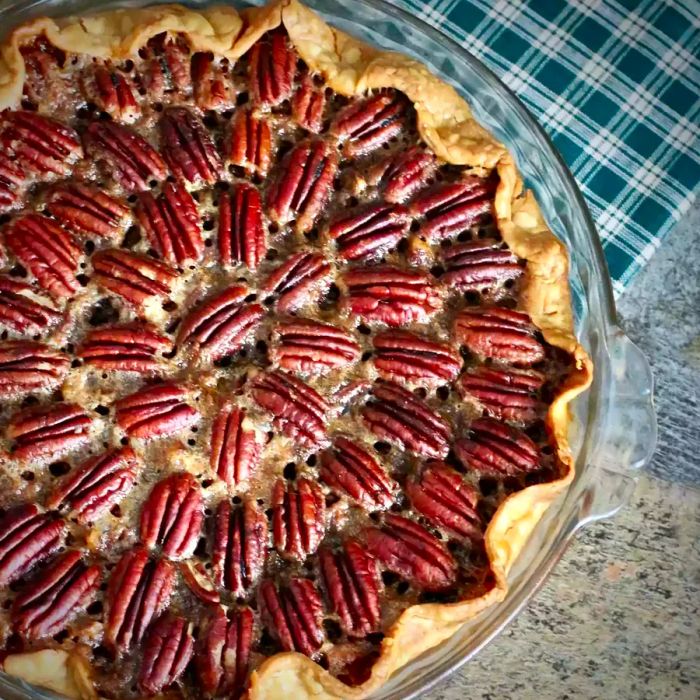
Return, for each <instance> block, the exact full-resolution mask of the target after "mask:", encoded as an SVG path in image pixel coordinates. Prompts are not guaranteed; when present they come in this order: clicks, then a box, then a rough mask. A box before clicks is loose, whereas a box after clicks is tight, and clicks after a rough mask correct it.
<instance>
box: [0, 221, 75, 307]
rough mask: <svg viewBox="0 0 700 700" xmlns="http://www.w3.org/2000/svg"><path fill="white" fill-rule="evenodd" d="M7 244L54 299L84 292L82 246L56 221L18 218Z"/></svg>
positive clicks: (9, 226)
mask: <svg viewBox="0 0 700 700" xmlns="http://www.w3.org/2000/svg"><path fill="white" fill-rule="evenodd" d="M5 245H6V246H7V248H8V250H9V251H10V252H11V253H12V254H13V255H14V256H15V257H16V258H17V259H18V260H19V261H20V262H21V263H22V265H24V266H25V267H26V268H27V269H28V270H29V272H31V273H32V275H34V277H36V280H37V282H38V283H39V285H40V286H41V288H42V289H44V290H45V291H46V292H47V293H48V294H50V295H51V296H52V297H54V298H57V299H60V298H62V297H70V296H73V294H75V292H77V291H78V289H80V283H79V282H78V280H77V279H76V275H77V273H78V264H79V263H80V259H81V256H82V251H81V249H80V246H79V245H78V244H77V243H76V242H75V240H74V238H73V236H72V235H71V234H70V233H68V231H66V230H65V229H63V228H61V227H60V226H59V225H58V224H57V223H56V222H55V221H53V220H52V219H49V218H48V217H46V216H42V215H41V214H24V215H23V216H20V217H18V218H17V219H15V220H14V221H12V223H10V224H9V225H8V226H7V228H6V229H5Z"/></svg>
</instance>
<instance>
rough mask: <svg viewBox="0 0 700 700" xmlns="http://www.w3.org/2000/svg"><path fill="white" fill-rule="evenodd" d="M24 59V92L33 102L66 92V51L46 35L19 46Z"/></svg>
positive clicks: (49, 98)
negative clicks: (64, 70)
mask: <svg viewBox="0 0 700 700" xmlns="http://www.w3.org/2000/svg"><path fill="white" fill-rule="evenodd" d="M19 50H20V52H21V54H22V58H23V59H24V68H25V73H26V75H25V78H24V90H23V93H24V95H26V97H28V98H29V99H30V100H31V101H32V102H35V103H37V104H38V103H40V102H41V101H42V100H47V98H48V100H47V103H48V104H51V101H50V100H51V98H52V97H54V96H56V97H57V96H58V94H59V93H60V94H64V91H65V87H66V82H65V77H64V74H63V71H62V70H61V69H62V68H63V67H64V66H65V62H66V53H65V51H61V49H59V48H57V47H56V46H54V45H53V44H52V43H51V42H50V41H49V40H48V39H47V38H46V37H45V36H39V37H37V38H36V39H34V41H32V42H31V43H27V44H23V45H22V46H20V48H19Z"/></svg>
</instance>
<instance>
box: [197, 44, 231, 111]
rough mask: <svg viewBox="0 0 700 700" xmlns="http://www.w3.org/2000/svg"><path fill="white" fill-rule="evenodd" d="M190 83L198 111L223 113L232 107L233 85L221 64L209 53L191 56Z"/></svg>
mask: <svg viewBox="0 0 700 700" xmlns="http://www.w3.org/2000/svg"><path fill="white" fill-rule="evenodd" d="M192 82H193V83H194V101H195V102H196V104H197V107H199V108H200V109H202V110H205V111H208V110H213V111H223V110H226V109H231V108H232V107H233V106H234V104H235V98H236V95H235V92H234V89H233V83H232V82H231V79H230V77H229V76H227V75H226V73H225V72H224V70H223V68H222V66H221V63H220V62H219V61H217V60H215V59H214V57H213V56H212V55H211V54H210V53H204V52H200V53H196V54H194V56H192Z"/></svg>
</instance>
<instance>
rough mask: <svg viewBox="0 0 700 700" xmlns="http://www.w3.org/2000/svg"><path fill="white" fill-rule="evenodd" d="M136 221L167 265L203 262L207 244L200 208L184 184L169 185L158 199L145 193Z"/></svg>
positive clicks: (167, 184)
mask: <svg viewBox="0 0 700 700" xmlns="http://www.w3.org/2000/svg"><path fill="white" fill-rule="evenodd" d="M136 218H137V220H138V222H139V223H140V224H141V228H142V229H143V230H144V231H145V233H146V237H147V238H148V242H149V243H150V244H151V246H153V248H154V249H155V250H156V251H157V252H158V253H159V254H160V255H161V256H162V257H163V258H165V260H167V261H168V262H171V263H176V264H178V265H182V264H183V263H186V262H198V261H199V260H201V258H202V255H203V253H204V241H203V240H202V232H201V229H200V222H199V213H198V212H197V205H196V204H195V202H194V199H193V198H192V195H191V194H190V193H189V192H188V191H187V190H186V189H185V188H184V187H183V186H182V185H181V184H179V183H172V182H168V183H166V184H165V186H164V187H163V192H162V194H161V195H159V196H158V197H157V198H156V197H154V196H153V195H152V194H151V193H150V192H143V193H142V194H141V196H140V198H139V206H138V207H137V209H136Z"/></svg>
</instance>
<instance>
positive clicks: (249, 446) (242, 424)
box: [209, 403, 264, 487]
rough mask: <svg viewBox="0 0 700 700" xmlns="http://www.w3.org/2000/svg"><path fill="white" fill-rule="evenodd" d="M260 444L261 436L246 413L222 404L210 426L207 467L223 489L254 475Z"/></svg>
mask: <svg viewBox="0 0 700 700" xmlns="http://www.w3.org/2000/svg"><path fill="white" fill-rule="evenodd" d="M263 445H264V442H263V437H262V435H261V434H260V431H259V430H258V428H257V426H256V424H255V422H254V421H252V420H250V419H249V418H247V416H246V410H245V409H244V408H238V407H237V406H233V405H232V404H230V403H225V404H223V405H222V406H221V407H220V408H219V410H218V411H217V414H216V418H215V419H214V422H213V423H212V427H211V453H210V456H209V466H210V467H211V469H212V471H213V472H215V473H216V475H217V476H218V477H219V479H221V480H222V481H224V482H225V483H226V485H227V486H232V487H233V486H236V485H237V484H240V483H242V482H244V481H245V480H246V479H248V477H250V476H251V474H253V473H254V472H255V470H256V468H257V466H258V464H259V462H260V455H261V452H262V448H263Z"/></svg>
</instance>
